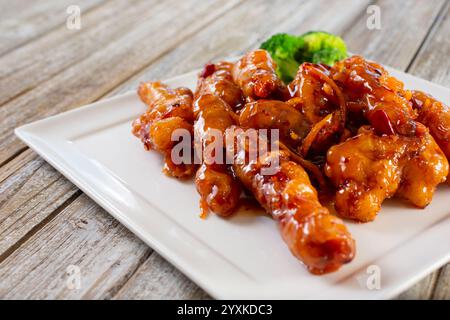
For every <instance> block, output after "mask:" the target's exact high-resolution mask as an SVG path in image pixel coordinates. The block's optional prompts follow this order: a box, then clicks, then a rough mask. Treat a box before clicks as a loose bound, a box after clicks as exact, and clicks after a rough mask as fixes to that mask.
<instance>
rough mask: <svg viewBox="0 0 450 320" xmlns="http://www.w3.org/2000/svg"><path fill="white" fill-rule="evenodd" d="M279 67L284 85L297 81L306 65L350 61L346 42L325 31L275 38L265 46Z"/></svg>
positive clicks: (284, 35)
mask: <svg viewBox="0 0 450 320" xmlns="http://www.w3.org/2000/svg"><path fill="white" fill-rule="evenodd" d="M260 48H261V49H264V50H267V51H268V52H269V53H270V55H271V57H272V58H273V59H274V60H275V62H276V63H277V74H278V76H279V77H280V78H281V79H282V80H283V81H284V82H290V81H292V80H293V79H294V77H295V75H296V73H297V69H298V66H299V65H300V64H301V63H303V62H312V63H324V64H327V65H333V64H334V63H335V62H336V61H339V60H342V59H344V58H346V57H347V47H346V45H345V42H344V40H342V38H340V37H338V36H335V35H333V34H330V33H327V32H323V31H310V32H307V33H305V34H303V35H301V36H295V35H290V34H286V33H279V34H275V35H273V36H272V37H270V38H269V39H268V40H266V41H265V42H264V43H262V44H261V47H260Z"/></svg>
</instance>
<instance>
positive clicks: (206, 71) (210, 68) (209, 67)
mask: <svg viewBox="0 0 450 320" xmlns="http://www.w3.org/2000/svg"><path fill="white" fill-rule="evenodd" d="M214 71H216V66H215V65H214V64H213V63H208V64H205V66H204V67H203V71H202V72H201V73H200V77H202V78H207V77H209V76H210V75H212V74H213V73H214Z"/></svg>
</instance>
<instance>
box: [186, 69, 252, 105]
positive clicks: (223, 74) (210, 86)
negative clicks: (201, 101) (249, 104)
mask: <svg viewBox="0 0 450 320" xmlns="http://www.w3.org/2000/svg"><path fill="white" fill-rule="evenodd" d="M233 66H234V64H233V63H231V62H225V61H223V62H218V63H215V64H207V65H205V67H204V68H203V71H202V72H201V73H200V75H199V79H198V84H197V90H196V91H195V94H194V99H197V98H198V97H200V96H201V95H204V94H208V93H211V94H214V95H216V96H218V97H219V98H222V100H223V101H225V102H226V103H227V104H228V105H229V106H230V107H231V108H232V109H233V110H239V109H240V108H242V106H243V104H244V96H243V94H242V91H241V88H240V87H239V86H238V85H237V84H235V83H234V81H233V74H232V72H233Z"/></svg>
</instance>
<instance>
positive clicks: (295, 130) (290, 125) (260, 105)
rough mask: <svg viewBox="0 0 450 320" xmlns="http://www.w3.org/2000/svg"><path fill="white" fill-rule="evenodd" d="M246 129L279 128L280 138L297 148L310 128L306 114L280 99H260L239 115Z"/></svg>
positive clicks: (247, 106)
mask: <svg viewBox="0 0 450 320" xmlns="http://www.w3.org/2000/svg"><path fill="white" fill-rule="evenodd" d="M239 123H240V126H241V127H242V128H244V129H248V128H254V129H278V130H279V135H280V139H281V140H282V141H284V142H285V143H287V144H288V145H289V146H291V147H293V148H296V147H297V146H298V145H299V144H300V143H301V142H302V139H303V138H304V137H305V136H306V134H307V133H308V132H309V130H310V125H309V123H308V122H307V121H306V119H305V118H304V116H303V115H302V114H301V113H300V112H299V111H298V110H296V109H295V108H294V107H292V106H291V105H289V104H287V103H285V102H283V101H279V100H258V101H255V102H250V103H247V104H246V105H245V107H244V108H243V109H242V110H241V112H240V115H239Z"/></svg>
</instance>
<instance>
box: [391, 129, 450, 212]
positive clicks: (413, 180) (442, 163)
mask: <svg viewBox="0 0 450 320" xmlns="http://www.w3.org/2000/svg"><path fill="white" fill-rule="evenodd" d="M420 140H421V141H420V146H419V150H420V151H419V152H418V154H417V155H412V158H411V159H410V160H409V161H407V162H406V164H405V166H404V167H403V171H402V179H401V184H400V188H399V189H398V190H397V193H396V196H399V197H402V198H404V199H406V200H408V201H409V202H411V203H412V204H413V205H415V206H416V207H419V208H425V207H426V206H427V205H428V204H429V203H430V202H431V200H432V198H433V194H434V191H435V190H436V187H437V185H438V184H440V183H442V182H444V181H445V180H446V177H447V175H448V172H449V165H448V160H447V158H446V157H445V155H444V153H443V152H442V150H441V148H439V146H438V145H437V143H436V142H435V140H434V138H433V137H432V136H431V134H428V133H427V134H425V135H424V136H423V137H422V139H420Z"/></svg>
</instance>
